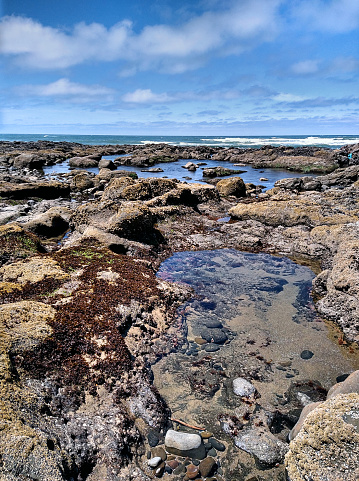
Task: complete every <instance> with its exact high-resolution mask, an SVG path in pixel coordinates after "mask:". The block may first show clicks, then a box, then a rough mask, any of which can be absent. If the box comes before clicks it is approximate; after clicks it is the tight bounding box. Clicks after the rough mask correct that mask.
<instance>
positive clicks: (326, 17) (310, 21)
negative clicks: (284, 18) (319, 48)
mask: <svg viewBox="0 0 359 481" xmlns="http://www.w3.org/2000/svg"><path fill="white" fill-rule="evenodd" d="M293 14H294V16H295V17H296V18H300V19H301V20H302V21H303V20H304V21H305V23H306V24H307V25H308V26H310V27H311V28H312V29H313V30H319V31H327V32H330V33H346V32H351V31H352V30H355V29H357V28H358V27H359V2H358V0H330V1H328V0H299V1H297V2H296V3H295V4H294V9H293Z"/></svg>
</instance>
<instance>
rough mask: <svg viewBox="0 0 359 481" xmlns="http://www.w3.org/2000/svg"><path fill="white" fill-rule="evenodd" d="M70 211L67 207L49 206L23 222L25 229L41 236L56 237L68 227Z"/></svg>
mask: <svg viewBox="0 0 359 481" xmlns="http://www.w3.org/2000/svg"><path fill="white" fill-rule="evenodd" d="M71 214H72V211H71V210H70V209H68V208H67V207H51V209H49V210H48V211H46V212H44V213H43V214H40V215H38V216H36V217H34V218H33V219H31V220H30V221H29V222H26V224H24V227H25V229H27V230H29V231H31V232H34V233H35V234H37V235H39V236H43V237H57V236H59V235H60V234H63V233H64V232H66V231H67V229H68V228H69V220H70V217H71Z"/></svg>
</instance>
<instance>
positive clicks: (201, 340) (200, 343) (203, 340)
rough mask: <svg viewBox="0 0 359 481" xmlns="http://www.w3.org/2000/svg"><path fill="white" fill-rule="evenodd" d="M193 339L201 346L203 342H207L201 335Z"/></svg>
mask: <svg viewBox="0 0 359 481" xmlns="http://www.w3.org/2000/svg"><path fill="white" fill-rule="evenodd" d="M194 341H195V342H196V343H197V344H198V345H199V346H202V345H203V344H207V341H206V340H205V339H202V337H195V338H194Z"/></svg>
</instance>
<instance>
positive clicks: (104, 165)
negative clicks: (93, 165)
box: [98, 159, 117, 170]
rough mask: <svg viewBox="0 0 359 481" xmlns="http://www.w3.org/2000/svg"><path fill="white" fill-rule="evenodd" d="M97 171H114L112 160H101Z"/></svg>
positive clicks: (114, 166)
mask: <svg viewBox="0 0 359 481" xmlns="http://www.w3.org/2000/svg"><path fill="white" fill-rule="evenodd" d="M98 168H99V169H110V170H116V168H117V167H116V165H115V164H114V163H113V161H112V160H110V159H101V160H100V162H99V164H98Z"/></svg>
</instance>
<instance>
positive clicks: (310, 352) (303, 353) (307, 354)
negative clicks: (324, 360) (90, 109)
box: [300, 349, 314, 360]
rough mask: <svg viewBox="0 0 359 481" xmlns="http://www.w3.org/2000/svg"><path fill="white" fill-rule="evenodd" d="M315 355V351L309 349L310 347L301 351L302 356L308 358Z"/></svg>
mask: <svg viewBox="0 0 359 481" xmlns="http://www.w3.org/2000/svg"><path fill="white" fill-rule="evenodd" d="M313 356H314V353H313V352H312V351H309V350H308V349H304V351H302V352H301V353H300V357H301V358H302V359H306V360H307V359H311V358H312V357H313Z"/></svg>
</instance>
